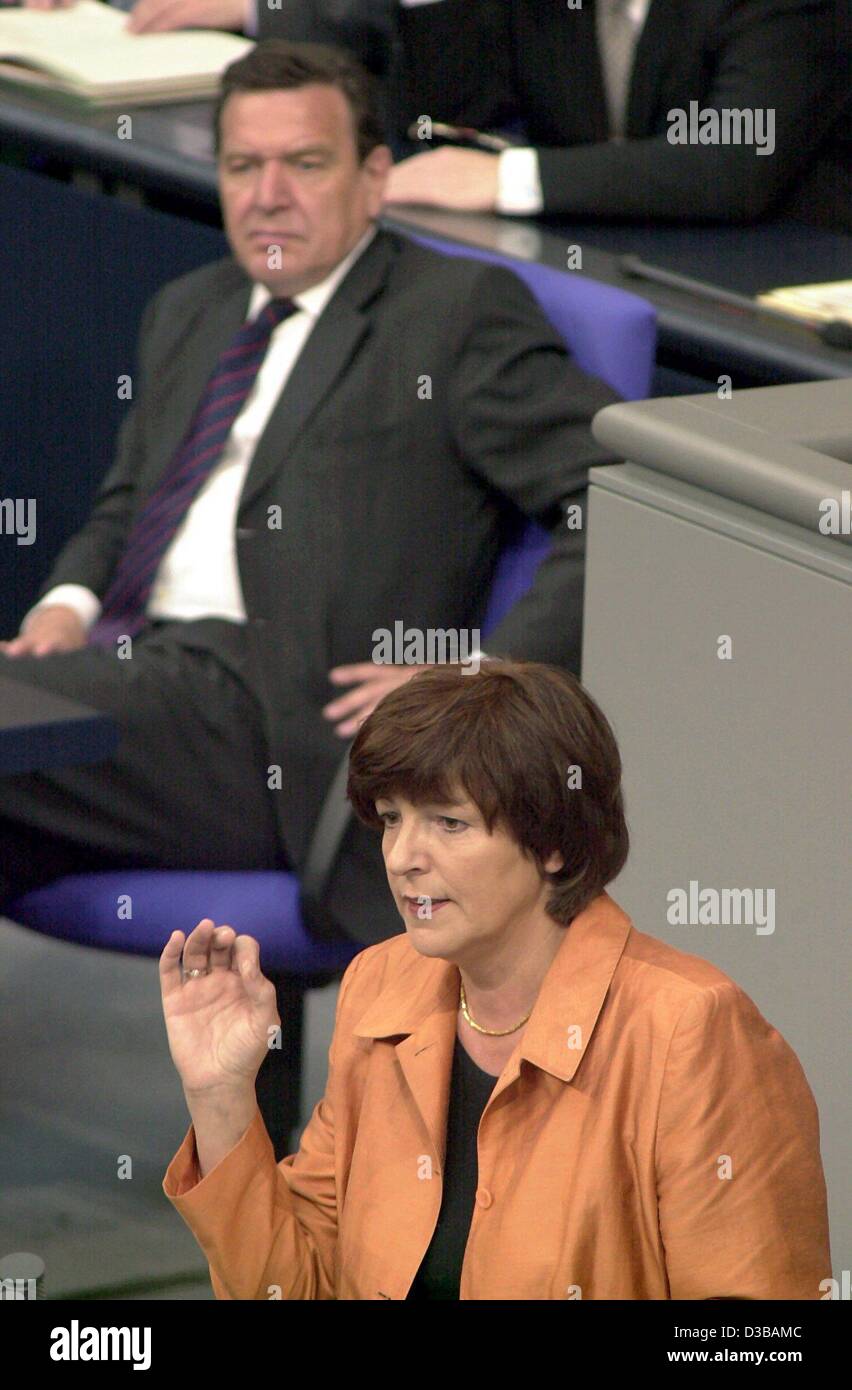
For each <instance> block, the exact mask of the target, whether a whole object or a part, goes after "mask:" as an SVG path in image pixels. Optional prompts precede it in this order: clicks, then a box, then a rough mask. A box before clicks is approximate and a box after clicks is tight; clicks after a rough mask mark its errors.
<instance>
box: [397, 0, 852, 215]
mask: <svg viewBox="0 0 852 1390" xmlns="http://www.w3.org/2000/svg"><path fill="white" fill-rule="evenodd" d="M849 15H850V10H849V4H848V0H651V5H650V8H649V10H648V15H647V18H646V20H645V24H644V27H643V29H642V32H641V34H640V37H639V41H638V44H637V48H636V51H635V58H634V66H633V71H632V78H631V85H630V90H629V96H628V109H627V140H626V141H625V142H624V143H614V142H611V141H610V140H609V138H608V136H609V131H608V126H607V116H606V104H605V97H604V89H603V79H602V76H601V69H600V60H599V52H598V45H597V38H596V32H595V6H594V0H584V3H583V5H582V8H581V9H569V8H568V7H567V5H566V3H565V0H442V3H440V4H434V5H418V6H415V7H413V8H406V9H399V10H398V12H397V22H398V25H399V36H400V37H399V47H398V55H397V64H398V65H399V66H400V69H401V71H400V74H399V76H398V78H397V82H396V87H395V97H394V101H395V104H396V106H397V108H398V109H397V110H396V113H395V116H394V124H395V125H396V126H397V127H398V128H400V129H405V127H406V126H407V125H408V124H409V123H410V122H411V121H413V120H414V119H415V118H416V117H417V116H419V115H421V114H428V115H430V116H431V117H432V118H433V119H434V120H443V121H449V122H452V123H455V124H460V125H472V126H476V127H479V128H500V127H502V126H504V125H506V124H508V123H510V122H511V121H512V120H513V119H515V118H521V119H523V121H524V122H525V125H526V132H527V138H528V141H529V143H530V144H532V145H534V146H535V147H536V148H537V149H538V152H539V163H540V169H541V181H542V192H543V197H544V210H545V212H553V213H569V214H572V215H582V216H592V217H593V216H605V217H609V216H613V217H624V218H630V219H636V218H644V217H649V218H652V219H655V220H657V219H671V220H691V219H698V220H720V221H725V222H740V221H749V220H752V219H754V218H757V217H760V216H762V215H763V214H765V213H768V212H771V211H776V210H778V211H783V210H785V205H786V203H787V202H788V200H793V201H795V200H796V192H797V185H798V184H799V182H800V181H801V179H802V177H803V176H805V175H808V176H809V175H810V166H811V165H812V164H813V162H814V158H815V154H816V152H817V151H819V156H818V157H819V158H820V159H822V158H826V159H828V160H830V161H831V160H834V162H838V161H837V160H836V155H835V153H834V146H835V143H836V142H837V141H839V140H840V139H841V138H842V124H841V123H842V106H843V102H844V100H845V98H846V97H847V96H848V91H849V71H850V68H849V62H850V58H849V54H850V41H849ZM691 101H697V102H698V103H699V109H701V108H705V107H711V108H715V109H722V108H733V109H737V110H744V109H746V108H763V109H766V108H771V109H772V110H774V112H775V152H774V154H771V155H758V154H756V153H755V151H754V149H753V148H752V147H749V146H744V145H739V146H738V145H697V144H696V145H673V144H670V143H669V141H668V140H667V138H666V132H667V130H668V128H669V121H668V113H669V111H670V110H672V109H674V108H680V109H682V110H684V111H687V112H688V111H689V109H690V108H689V103H690V102H691ZM421 148H422V147H421ZM812 186H815V184H814V185H812ZM822 196H823V197H824V198H825V199H826V203H827V206H826V207H825V208H824V209H822V210H820V209H818V208H814V209H811V211H813V213H814V214H815V215H814V217H813V220H815V221H821V220H824V221H826V222H827V223H829V224H833V225H841V226H842V225H844V224H848V221H849V209H848V174H847V184H846V192H845V194H843V195H842V196H838V193H837V189H836V183H834V182H832V184H831V185H830V186H828V187H827V188H825V189H823V192H822ZM800 209H801V203H799V205H798V207H797V210H800ZM820 212H822V213H824V214H825V215H824V216H820Z"/></svg>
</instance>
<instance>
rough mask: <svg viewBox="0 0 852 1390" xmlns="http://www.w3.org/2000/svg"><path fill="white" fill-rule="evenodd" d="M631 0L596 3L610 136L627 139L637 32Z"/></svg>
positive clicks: (603, 0)
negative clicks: (627, 119) (631, 77)
mask: <svg viewBox="0 0 852 1390" xmlns="http://www.w3.org/2000/svg"><path fill="white" fill-rule="evenodd" d="M629 5H630V0H595V21H596V27H597V36H598V51H599V53H600V60H601V72H602V74H603V80H604V90H605V92H606V104H607V110H608V112H609V129H610V135H611V136H614V137H616V138H618V137H623V135H624V127H625V123H626V111H627V92H628V88H629V85H630V69H631V68H632V66H633V51H634V49H635V47H636V38H637V31H636V28H635V26H634V24H633V21H632V20H631V18H630V15H629V14H628V9H629Z"/></svg>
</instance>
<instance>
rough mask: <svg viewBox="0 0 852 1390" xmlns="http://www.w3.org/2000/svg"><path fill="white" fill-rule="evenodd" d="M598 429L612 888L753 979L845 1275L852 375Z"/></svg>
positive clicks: (616, 420)
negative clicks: (612, 770) (615, 768)
mask: <svg viewBox="0 0 852 1390" xmlns="http://www.w3.org/2000/svg"><path fill="white" fill-rule="evenodd" d="M594 433H595V435H596V437H597V438H598V439H599V440H600V441H601V442H602V443H604V444H606V445H608V446H609V447H610V448H611V449H612V450H613V451H614V452H616V453H618V454H620V456H621V457H622V458H625V459H629V460H630V462H628V463H625V464H623V465H618V466H613V467H608V468H595V469H593V470H592V472H591V475H590V476H591V484H590V489H589V514H588V556H587V568H586V598H585V617H584V637H583V680H584V683H585V684H586V686H587V687H588V688H589V690H590V692H591V693H592V695H594V697H595V698H596V699H597V700H598V701H599V703H600V704H601V706H602V708H603V709H604V711H605V712H606V713H607V715H608V716H609V718H610V720H611V722H612V724H613V727H614V729H615V733H616V736H617V738H618V740H619V746H620V748H621V752H622V756H623V761H624V788H625V797H626V805H627V816H628V822H629V825H630V830H631V835H632V850H631V855H630V858H629V860H628V863H627V866H626V867H625V869H624V871H623V872H622V874H621V875H620V876H619V878H618V879H617V880H616V881H615V883H614V884H613V885H611V888H610V891H611V892H612V895H613V897H614V898H615V899H616V901H617V902H619V903H620V904H621V905H622V906H623V907H624V910H625V911H626V912H628V913H629V914H630V916H631V917H632V918H633V921H634V923H635V925H636V927H637V928H638V929H639V930H641V931H647V932H649V933H651V934H652V935H654V936H658V937H661V938H662V939H664V940H665V941H667V942H669V943H670V944H671V945H673V946H677V947H678V948H679V949H681V950H684V951H688V952H691V953H692V954H695V955H699V956H703V957H705V958H706V959H708V960H711V961H713V962H714V964H716V965H718V966H719V967H720V968H721V969H722V970H724V971H725V972H726V973H727V974H729V975H730V976H732V977H733V979H735V980H736V981H737V982H738V983H739V984H740V985H742V987H743V988H744V989H745V991H746V992H747V993H748V994H750V995H751V997H752V999H754V1001H755V1003H756V1004H757V1006H758V1008H759V1009H760V1010H761V1011H762V1013H763V1014H764V1015H765V1017H766V1018H768V1019H769V1020H770V1022H772V1023H773V1024H774V1025H775V1026H776V1027H777V1029H778V1030H779V1032H780V1033H781V1034H782V1035H783V1036H784V1037H785V1038H786V1039H787V1041H788V1042H789V1043H790V1045H791V1046H792V1047H793V1049H794V1050H795V1052H796V1053H797V1054H798V1056H799V1059H800V1061H801V1063H802V1065H803V1067H804V1070H805V1073H806V1075H807V1078H808V1081H809V1083H810V1086H811V1089H812V1090H813V1092H814V1095H815V1097H816V1101H817V1104H818V1106H819V1111H820V1123H821V1135H822V1152H823V1161H824V1164H825V1172H826V1181H827V1184H828V1189H829V1215H830V1218H831V1248H832V1262H833V1266H834V1268H833V1271H832V1273H833V1275H834V1278H835V1279H836V1280H837V1281H838V1284H840V1282H841V1279H842V1271H843V1270H844V1269H847V1270H848V1269H849V1268H850V1261H852V1241H850V1236H852V1209H850V1184H849V1135H850V1118H852V1117H850V1108H852V1107H850V1085H849V1072H850V1067H849V1046H848V1041H847V1039H848V1032H849V1027H848V1023H849V1003H848V1001H849V987H850V978H852V971H850V947H852V921H850V918H851V917H852V910H850V909H851V908H852V797H850V785H852V737H850V733H851V732H852V719H850V712H852V382H849V381H827V382H816V383H807V384H804V385H800V386H799V385H797V386H781V387H771V388H768V389H761V390H755V391H743V392H740V393H735V394H734V395H733V396H732V397H731V398H730V399H719V398H718V397H717V396H716V395H710V396H688V397H679V398H675V399H667V400H650V401H644V402H641V403H637V404H623V405H614V406H608V407H607V408H606V409H605V410H602V411H601V412H600V413H599V415H598V416H597V418H596V420H595V423H594ZM714 890H715V891H714ZM844 1282H845V1285H846V1287H847V1289H848V1279H847V1280H846V1281H844ZM823 1296H824V1295H823ZM847 1296H848V1294H847Z"/></svg>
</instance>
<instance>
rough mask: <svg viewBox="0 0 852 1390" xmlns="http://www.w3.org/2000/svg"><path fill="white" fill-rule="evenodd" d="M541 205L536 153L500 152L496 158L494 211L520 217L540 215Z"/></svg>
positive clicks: (520, 151)
mask: <svg viewBox="0 0 852 1390" xmlns="http://www.w3.org/2000/svg"><path fill="white" fill-rule="evenodd" d="M543 205H544V199H543V197H542V192H541V177H540V175H539V169H538V155H537V153H536V151H535V150H532V149H526V148H524V149H519V150H503V152H502V154H499V155H498V156H497V211H498V212H513V213H516V214H521V215H523V214H529V213H531V212H541V210H542V207H543Z"/></svg>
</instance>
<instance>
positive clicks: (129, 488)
mask: <svg viewBox="0 0 852 1390" xmlns="http://www.w3.org/2000/svg"><path fill="white" fill-rule="evenodd" d="M166 288H168V287H166ZM162 294H163V291H161V292H160V293H159V294H157V295H155V296H154V298H153V299H152V300H150V301H149V303H148V304H147V306H146V308H145V312H144V314H143V316H142V323H141V327H140V330H139V345H138V349H137V359H138V370H137V372H136V373H135V374H134V377H133V386H134V399H133V404H132V405H131V407H130V409H129V411H128V413H127V415H126V416H125V418H124V420H123V422H122V425H121V428H120V430H119V434H118V440H117V444H116V455H115V462H114V464H113V466H112V468H111V469H110V470H109V472H108V473H107V474H106V476H105V478H104V480H103V482H102V483H101V486H100V488H99V489H98V492H97V495H96V497H95V501H94V503H93V506H92V511H91V513H90V515H89V518H88V520H87V521H86V523H85V525H84V526H82V527H81V528H80V530H79V531H77V532H76V533H75V534H74V535H73V536H72V537H71V539H70V540H69V541H68V542H67V543H66V544H65V545H64V546H63V548H62V550H61V551H60V552H59V555H58V557H57V559H56V562H55V564H54V566H53V569H52V570H51V572H50V574H49V575H48V577H47V579H46V580H45V582H44V584H43V585H42V587H41V589H40V591H39V594H38V597H39V598H43V597H44V595H45V594H46V593H47V592H48V591H49V590H50V589H52V588H53V587H54V585H56V584H84V585H85V586H86V588H88V589H91V590H92V591H93V593H95V594H96V595H97V596H98V597H99V598H103V596H104V594H105V592H106V590H107V588H108V586H109V582H110V579H111V577H112V574H113V572H114V570H115V567H116V565H117V563H118V560H119V557H120V555H121V552H122V549H123V547H124V543H125V540H126V538H127V535H128V532H129V529H130V522H131V518H132V516H133V513H134V510H135V499H136V488H137V480H138V479H139V477H140V475H141V473H142V471H143V468H144V463H145V453H144V447H143V438H142V423H143V420H144V418H145V409H146V396H147V384H148V382H149V381H150V379H151V372H152V365H153V358H154V356H155V350H154V343H155V339H156V333H155V330H154V320H155V318H156V317H157V312H158V307H159V304H160V301H161V299H162Z"/></svg>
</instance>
